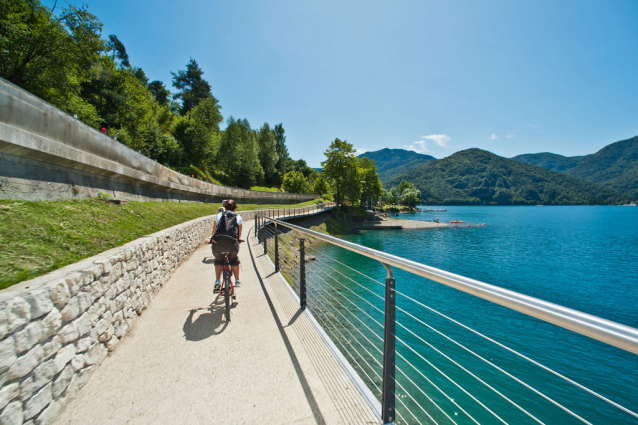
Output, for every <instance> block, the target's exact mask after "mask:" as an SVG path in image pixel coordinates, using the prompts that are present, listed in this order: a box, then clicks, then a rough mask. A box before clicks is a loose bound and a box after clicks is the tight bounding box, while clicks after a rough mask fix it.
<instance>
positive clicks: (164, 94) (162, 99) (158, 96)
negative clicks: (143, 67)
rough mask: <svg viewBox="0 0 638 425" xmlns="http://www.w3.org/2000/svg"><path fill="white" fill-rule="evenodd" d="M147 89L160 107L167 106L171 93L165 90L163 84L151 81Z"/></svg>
mask: <svg viewBox="0 0 638 425" xmlns="http://www.w3.org/2000/svg"><path fill="white" fill-rule="evenodd" d="M148 89H149V90H150V92H151V93H152V94H153V96H155V100H157V103H159V104H160V105H162V106H165V105H168V102H169V98H170V96H171V92H170V91H168V90H167V89H166V86H165V85H164V83H162V82H161V81H159V80H155V81H151V82H150V83H149V84H148Z"/></svg>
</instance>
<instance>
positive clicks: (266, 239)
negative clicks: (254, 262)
mask: <svg viewBox="0 0 638 425" xmlns="http://www.w3.org/2000/svg"><path fill="white" fill-rule="evenodd" d="M263 231H264V233H263V238H264V254H266V255H268V234H267V233H266V221H265V220H264V226H263Z"/></svg>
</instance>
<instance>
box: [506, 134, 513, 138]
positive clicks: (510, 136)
mask: <svg viewBox="0 0 638 425" xmlns="http://www.w3.org/2000/svg"><path fill="white" fill-rule="evenodd" d="M512 137H514V135H513V134H507V135H505V138H506V139H511V138H512Z"/></svg>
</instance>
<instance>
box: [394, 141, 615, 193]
mask: <svg viewBox="0 0 638 425" xmlns="http://www.w3.org/2000/svg"><path fill="white" fill-rule="evenodd" d="M402 180H406V181H408V182H410V183H412V184H414V185H415V186H416V188H417V189H419V190H420V191H421V200H422V201H423V202H424V203H427V204H456V205H463V204H465V205H478V204H487V205H535V204H545V205H572V204H617V203H621V202H625V201H626V197H625V196H623V195H621V194H620V193H618V192H616V191H615V190H612V189H609V188H606V187H603V186H600V185H598V184H595V183H591V182H588V181H585V180H582V179H579V178H575V177H571V176H567V175H565V174H561V173H557V172H554V171H550V170H547V169H544V168H541V167H537V166H535V165H531V164H526V163H522V162H519V161H515V160H512V159H507V158H503V157H500V156H498V155H495V154H493V153H491V152H487V151H484V150H481V149H467V150H464V151H460V152H457V153H455V154H453V155H451V156H449V157H447V158H444V159H440V160H437V161H431V162H429V163H427V164H425V165H422V166H420V167H418V168H416V169H412V170H410V171H408V172H406V173H403V174H401V175H397V176H395V177H393V178H392V179H390V180H389V181H387V182H386V183H385V184H384V186H386V189H387V188H389V187H396V186H398V185H399V183H400V182H401V181H402Z"/></svg>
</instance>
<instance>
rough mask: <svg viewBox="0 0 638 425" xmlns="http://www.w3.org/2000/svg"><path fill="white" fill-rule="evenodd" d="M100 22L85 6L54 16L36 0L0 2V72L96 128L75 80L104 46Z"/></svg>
mask: <svg viewBox="0 0 638 425" xmlns="http://www.w3.org/2000/svg"><path fill="white" fill-rule="evenodd" d="M101 31H102V23H101V22H100V21H99V20H98V19H97V18H96V17H95V16H94V15H92V14H90V13H89V11H88V9H87V8H86V7H85V6H83V7H80V8H78V7H75V6H68V7H67V8H64V9H62V12H61V13H60V15H58V16H55V15H54V14H53V11H52V10H49V9H48V8H46V7H45V6H43V5H42V3H41V2H40V1H38V0H32V1H23V0H2V1H0V76H1V77H2V78H5V79H6V80H8V81H10V82H12V83H13V84H15V85H17V86H19V87H22V88H23V89H25V90H27V91H29V92H31V93H33V94H34V95H36V96H38V97H40V98H42V99H44V100H45V101H47V102H50V103H51V104H53V105H54V106H56V107H58V108H60V109H62V110H64V111H66V112H69V113H72V114H77V115H78V117H79V118H80V119H81V120H82V121H84V122H85V123H87V124H89V125H92V126H96V127H97V126H98V125H99V117H98V116H97V113H96V111H95V109H94V108H93V107H92V106H91V105H90V104H88V103H87V102H86V101H85V100H84V99H83V98H82V97H81V86H80V84H81V83H82V82H84V81H86V80H88V78H89V69H90V67H91V64H92V63H93V62H94V61H95V60H97V59H98V57H99V55H100V53H101V52H102V51H103V50H104V48H105V45H104V42H103V40H102V38H101V37H100V32H101Z"/></svg>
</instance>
